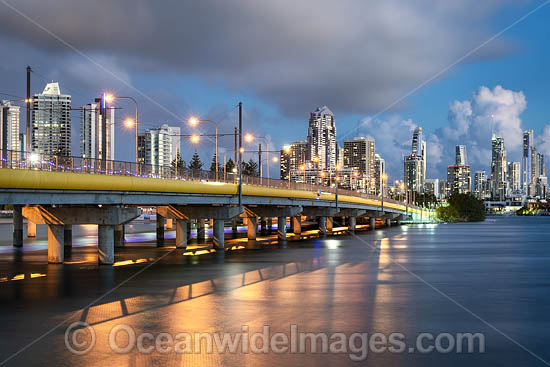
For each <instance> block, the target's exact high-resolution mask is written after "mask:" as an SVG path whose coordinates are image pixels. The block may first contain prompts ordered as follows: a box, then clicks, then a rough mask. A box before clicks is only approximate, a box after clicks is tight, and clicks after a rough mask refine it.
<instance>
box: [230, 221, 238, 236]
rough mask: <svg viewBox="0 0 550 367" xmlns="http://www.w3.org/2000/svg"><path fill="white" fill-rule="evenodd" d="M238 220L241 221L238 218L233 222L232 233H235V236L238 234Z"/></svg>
mask: <svg viewBox="0 0 550 367" xmlns="http://www.w3.org/2000/svg"><path fill="white" fill-rule="evenodd" d="M238 220H239V219H238V218H233V219H232V220H231V232H233V234H237V224H238V223H237V221H238Z"/></svg>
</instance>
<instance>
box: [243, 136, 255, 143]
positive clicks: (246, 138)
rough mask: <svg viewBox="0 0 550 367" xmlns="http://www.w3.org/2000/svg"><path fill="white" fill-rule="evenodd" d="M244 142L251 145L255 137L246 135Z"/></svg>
mask: <svg viewBox="0 0 550 367" xmlns="http://www.w3.org/2000/svg"><path fill="white" fill-rule="evenodd" d="M244 140H245V141H247V142H249V143H250V142H251V141H253V140H254V136H253V135H252V134H245V135H244Z"/></svg>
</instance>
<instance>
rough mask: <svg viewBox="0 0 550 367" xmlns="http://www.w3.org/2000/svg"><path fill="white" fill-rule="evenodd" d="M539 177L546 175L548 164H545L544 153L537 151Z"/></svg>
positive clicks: (537, 172)
mask: <svg viewBox="0 0 550 367" xmlns="http://www.w3.org/2000/svg"><path fill="white" fill-rule="evenodd" d="M536 174H537V177H540V176H546V166H545V165H544V154H540V153H537V169H536Z"/></svg>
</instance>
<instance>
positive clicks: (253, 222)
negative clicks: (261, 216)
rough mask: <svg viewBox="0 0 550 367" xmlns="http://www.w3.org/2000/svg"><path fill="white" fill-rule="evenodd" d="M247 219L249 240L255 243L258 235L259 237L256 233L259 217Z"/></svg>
mask: <svg viewBox="0 0 550 367" xmlns="http://www.w3.org/2000/svg"><path fill="white" fill-rule="evenodd" d="M247 219H248V220H247V226H248V231H247V235H248V240H249V241H255V240H256V235H257V233H256V232H257V231H258V217H248V218H247Z"/></svg>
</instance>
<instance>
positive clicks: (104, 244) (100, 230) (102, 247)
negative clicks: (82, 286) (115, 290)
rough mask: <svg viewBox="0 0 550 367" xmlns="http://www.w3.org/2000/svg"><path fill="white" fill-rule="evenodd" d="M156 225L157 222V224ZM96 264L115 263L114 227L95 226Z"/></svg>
mask: <svg viewBox="0 0 550 367" xmlns="http://www.w3.org/2000/svg"><path fill="white" fill-rule="evenodd" d="M157 223H158V222H157ZM97 247H98V256H97V259H98V262H99V264H100V265H102V264H105V265H112V264H113V263H114V262H115V226H114V225H111V224H100V225H98V226H97Z"/></svg>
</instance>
